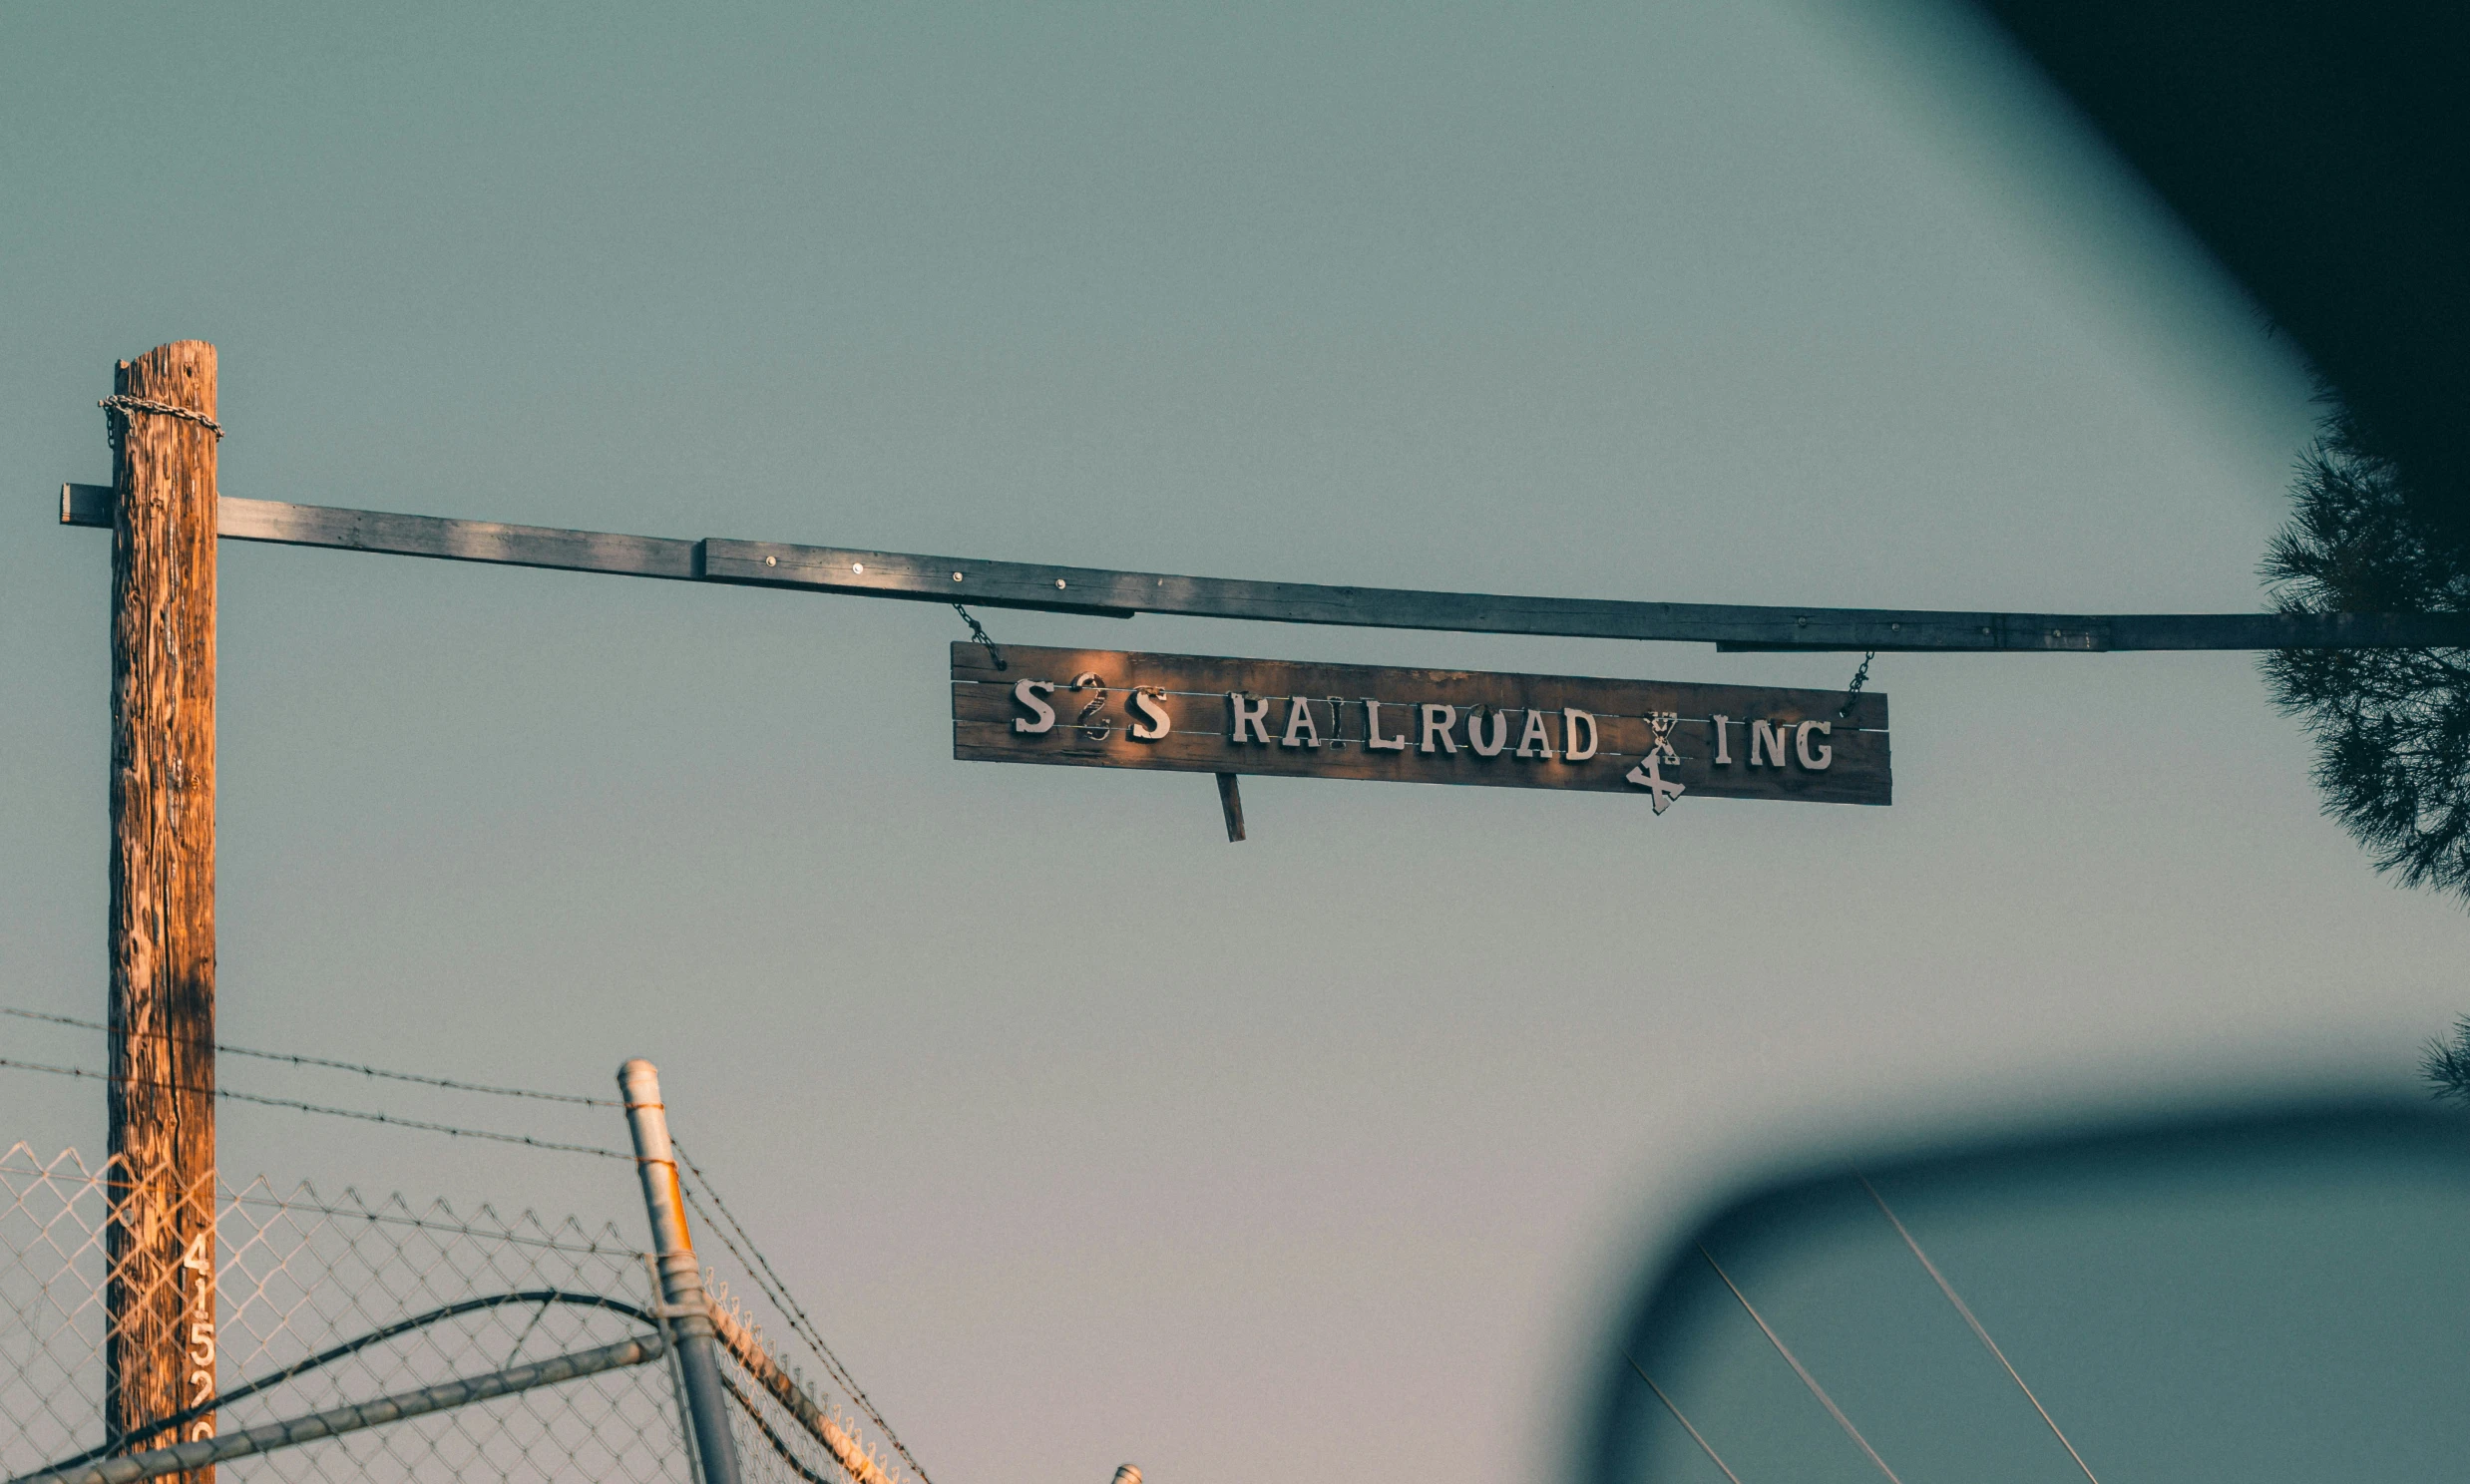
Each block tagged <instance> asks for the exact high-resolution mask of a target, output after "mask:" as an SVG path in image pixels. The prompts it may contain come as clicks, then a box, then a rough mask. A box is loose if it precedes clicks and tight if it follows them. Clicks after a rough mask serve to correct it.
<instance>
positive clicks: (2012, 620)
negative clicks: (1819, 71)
mask: <svg viewBox="0 0 2470 1484" xmlns="http://www.w3.org/2000/svg"><path fill="white" fill-rule="evenodd" d="M108 502H109V492H108V491H107V490H105V488H104V487H103V486H100V485H64V486H62V487H61V506H60V519H61V523H62V524H63V525H69V526H103V525H108V524H110V510H109V503H108ZM223 510H224V523H223V532H222V534H223V535H224V536H226V537H229V538H231V539H233V540H235V541H266V542H281V543H285V544H288V545H292V546H303V547H333V548H340V549H343V550H347V551H359V552H384V553H390V554H392V555H396V556H436V557H444V558H447V559H449V560H456V561H495V562H504V563H507V564H510V565H516V566H541V567H555V568H561V569H565V570H571V571H598V572H613V573H618V574H621V575H626V576H644V577H669V578H682V579H699V580H703V581H711V582H726V583H731V584H735V585H741V586H753V587H777V588H783V589H787V590H792V591H814V592H839V593H845V594H848V595H850V596H854V597H890V598H903V599H909V600H912V601H931V602H967V603H972V604H976V605H979V606H983V607H990V608H1034V609H1040V610H1045V611H1051V612H1065V613H1087V614H1091V615H1095V616H1100V617H1110V618H1126V617H1130V616H1131V615H1132V614H1134V613H1180V614H1183V615H1186V616H1189V617H1198V618H1251V619H1258V620H1261V621H1264V622H1274V623H1321V624H1345V625H1351V626H1357V627H1366V628H1427V629H1442V630H1450V631H1455V632H1461V633H1521V634H1557V635H1567V636H1572V637H1580V638H1610V639H1664V640H1674V641H1679V642H1684V643H1711V644H1713V645H1715V646H1716V648H1718V649H1719V650H1726V651H1768V650H1811V651H1823V652H1842V651H1848V650H1866V649H1875V650H1879V651H1880V652H1930V651H1959V650H2039V651H2044V652H2050V653H2066V652H2075V653H2097V652H2101V651H2105V650H2112V649H2393V648H2450V647H2470V613H2122V614H2087V613H1993V612H1961V611H1946V610H1937V609H1926V608H1817V607H1777V606H1759V605H1752V604H1743V603H1660V602H1634V601H1626V600H1622V599H1613V598H1576V597H1517V596H1506V595H1498V594H1491V593H1480V592H1424V591H1417V590H1414V589H1411V588H1398V587H1344V586H1330V585H1325V584H1321V583H1314V582H1252V581H1240V580H1233V579H1228V578H1222V577H1187V576H1176V575H1172V574H1168V573H1161V572H1132V571H1116V570H1112V569H1109V568H1105V567H1081V566H1051V565H1041V564H1037V563H1032V562H1020V561H989V560H984V559H981V558H978V557H964V556H918V555H916V554H913V553H903V552H872V551H863V550H860V549H858V548H854V547H807V546H795V545H790V544H786V543H779V542H745V541H730V540H726V539H723V538H720V537H712V538H708V539H706V540H704V541H700V542H687V541H676V540H670V539H665V538H659V537H644V536H617V535H614V534H611V533H608V532H598V531H562V530H556V529H553V528H548V527H540V526H500V525H496V524H494V523H491V522H487V521H448V520H441V519H438V518H435V517H430V516H397V515H387V514H384V513H382V512H377V511H356V510H343V509H338V508H333V507H328V506H317V505H287V504H284V503H282V502H279V501H271V500H226V501H224V502H223ZM956 573H957V574H958V575H957V576H956Z"/></svg>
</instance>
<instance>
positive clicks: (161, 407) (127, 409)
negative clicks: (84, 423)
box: [95, 394, 223, 449]
mask: <svg viewBox="0 0 2470 1484" xmlns="http://www.w3.org/2000/svg"><path fill="white" fill-rule="evenodd" d="M95 406H97V407H100V408H102V409H103V439H104V442H106V443H108V444H110V445H111V446H112V447H113V448H114V449H118V448H119V447H120V441H121V438H122V437H123V435H124V432H125V430H126V429H127V427H128V424H129V416H130V414H132V413H138V412H152V413H156V414H159V415H160V416H163V417H176V418H183V419H186V420H187V421H189V422H193V423H196V424H197V425H198V426H199V427H201V428H204V429H206V430H207V431H208V432H211V433H212V434H213V435H214V438H215V441H217V442H220V441H221V439H222V436H223V425H222V424H220V423H218V422H216V421H214V420H213V419H212V418H210V417H207V416H206V414H205V413H203V412H199V411H197V410H196V409H194V408H189V407H183V406H181V405H179V404H178V403H174V402H157V401H155V400H153V399H152V398H149V397H132V396H128V395H126V394H121V395H116V396H110V397H106V398H104V399H103V400H102V401H100V402H97V403H96V404H95ZM116 412H117V413H119V414H120V417H119V418H118V419H114V418H113V416H112V414H113V413H116Z"/></svg>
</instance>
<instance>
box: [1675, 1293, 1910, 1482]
mask: <svg viewBox="0 0 2470 1484" xmlns="http://www.w3.org/2000/svg"><path fill="white" fill-rule="evenodd" d="M1698 1255H1699V1256H1700V1257H1702V1258H1705V1259H1706V1260H1707V1266H1708V1267H1710V1268H1713V1269H1715V1276H1716V1277H1718V1278H1720V1279H1723V1280H1724V1287H1726V1288H1728V1289H1730V1290H1732V1291H1733V1297H1734V1298H1735V1299H1740V1300H1741V1306H1742V1308H1743V1309H1744V1310H1745V1311H1747V1312H1748V1313H1749V1315H1750V1318H1751V1321H1752V1322H1754V1323H1756V1324H1757V1325H1758V1327H1759V1332H1760V1333H1762V1334H1764V1335H1766V1336H1767V1342H1768V1343H1769V1344H1771V1345H1774V1346H1775V1347H1776V1353H1777V1354H1779V1355H1782V1356H1783V1357H1784V1363H1785V1364H1787V1365H1790V1366H1791V1367H1793V1374H1795V1375H1797V1376H1800V1377H1801V1383H1802V1384H1803V1385H1804V1386H1807V1387H1809V1388H1810V1394H1811V1395H1813V1396H1815V1397H1817V1398H1818V1399H1819V1405H1821V1406H1823V1407H1825V1408H1827V1415H1829V1416H1831V1417H1833V1418H1835V1419H1836V1425H1837V1426H1839V1427H1841V1428H1843V1429H1844V1431H1845V1436H1847V1437H1849V1438H1851V1439H1853V1442H1855V1443H1857V1444H1859V1445H1860V1450H1861V1452H1862V1453H1864V1454H1866V1455H1867V1456H1868V1458H1869V1461H1870V1462H1871V1463H1874V1464H1876V1465H1877V1466H1878V1472H1879V1473H1882V1474H1884V1475H1886V1476H1887V1477H1888V1478H1889V1479H1893V1480H1894V1481H1895V1484H1904V1481H1903V1480H1901V1479H1897V1478H1895V1471H1894V1470H1893V1469H1891V1468H1888V1467H1887V1466H1886V1460H1885V1459H1883V1458H1880V1457H1879V1456H1878V1450H1877V1449H1875V1448H1873V1447H1871V1446H1869V1439H1867V1438H1865V1437H1862V1436H1861V1430H1860V1429H1859V1428H1857V1427H1855V1426H1853V1419H1852V1418H1850V1417H1848V1416H1846V1415H1845V1414H1844V1408H1842V1407H1840V1406H1838V1405H1836V1398H1834V1397H1832V1396H1830V1395H1828V1394H1827V1388H1826V1387H1825V1386H1822V1385H1820V1384H1819V1378H1818V1377H1817V1376H1814V1375H1812V1374H1811V1373H1810V1367H1808V1366H1806V1365H1804V1364H1802V1363H1801V1357H1800V1356H1798V1355H1796V1354H1794V1353H1793V1350H1792V1347H1791V1346H1789V1345H1787V1344H1786V1343H1785V1342H1784V1336H1783V1335H1781V1334H1778V1333H1777V1332H1776V1331H1775V1326H1773V1325H1771V1324H1769V1323H1768V1322H1767V1320H1766V1318H1765V1317H1764V1316H1763V1315H1761V1314H1760V1313H1759V1311H1758V1308H1757V1306H1756V1305H1754V1304H1752V1303H1751V1302H1750V1296H1749V1295H1747V1294H1744V1293H1743V1292H1741V1286H1740V1285H1739V1284H1736V1283H1734V1282H1733V1280H1732V1275H1730V1274H1728V1273H1726V1272H1725V1271H1724V1269H1723V1267H1722V1265H1720V1264H1718V1263H1717V1262H1716V1260H1715V1254H1713V1253H1711V1252H1709V1251H1707V1249H1706V1247H1705V1246H1704V1245H1701V1246H1700V1247H1699V1249H1698Z"/></svg>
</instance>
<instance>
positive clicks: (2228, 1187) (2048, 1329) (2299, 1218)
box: [1578, 1020, 2470, 1484]
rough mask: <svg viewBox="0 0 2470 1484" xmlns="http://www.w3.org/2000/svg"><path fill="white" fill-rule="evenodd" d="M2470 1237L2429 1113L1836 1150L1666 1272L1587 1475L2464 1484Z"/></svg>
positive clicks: (2442, 1137) (1610, 1360) (1668, 1260)
mask: <svg viewBox="0 0 2470 1484" xmlns="http://www.w3.org/2000/svg"><path fill="white" fill-rule="evenodd" d="M2437 1049H2441V1050H2443V1051H2444V1052H2446V1053H2447V1054H2448V1056H2450V1055H2458V1056H2459V1057H2461V1058H2462V1059H2463V1060H2464V1061H2465V1063H2470V1020H2465V1024H2464V1028H2463V1032H2462V1038H2461V1040H2460V1042H2459V1043H2458V1044H2457V1045H2455V1046H2451V1047H2441V1048H2437ZM2465 1224H2470V1120H2464V1119H2462V1118H2461V1117H2459V1116H2458V1115H2457V1114H2454V1113H2451V1112H2449V1111H2440V1110H2437V1109H2434V1108H2430V1107H2428V1106H2426V1105H2425V1104H2423V1103H2422V1104H2413V1103H2409V1102H2406V1101H2389V1100H2373V1101H2361V1102H2349V1103H2340V1102H2332V1103H2316V1104H2308V1105H2300V1106H2281V1107H2250V1108H2248V1109H2246V1110H2243V1111H2241V1110H2233V1111H2225V1112H2215V1113H2207V1114H2193V1115H2151V1114H2148V1115H2145V1116H2143V1117H2142V1118H2138V1119H2121V1120H2118V1121H2115V1122H2105V1123H2087V1122H2083V1121H2075V1122H2062V1123H2059V1124H2056V1125H2052V1126H2049V1127H2046V1128H2044V1129H2041V1130H2039V1131H2024V1132H2014V1133H2009V1134H2006V1135H2004V1136H1982V1137H1980V1138H1978V1139H1977V1140H1976V1141H1974V1142H1969V1143H1964V1144H1960V1145H1955V1146H1951V1147H1945V1148H1936V1149H1931V1148H1919V1149H1916V1148H1914V1147H1912V1146H1911V1145H1908V1144H1907V1145H1905V1146H1903V1147H1901V1148H1885V1149H1878V1148H1873V1149H1870V1150H1867V1151H1862V1150H1853V1149H1847V1148H1844V1147H1842V1146H1837V1147H1834V1148H1830V1149H1824V1150H1819V1151H1814V1152H1812V1153H1810V1154H1809V1155H1808V1156H1807V1159H1806V1162H1804V1161H1796V1162H1795V1164H1794V1167H1793V1173H1790V1174H1788V1175H1784V1176H1781V1177H1778V1176H1775V1175H1772V1174H1771V1175H1769V1176H1768V1177H1767V1178H1765V1179H1761V1180H1754V1181H1753V1182H1751V1183H1750V1185H1749V1187H1748V1189H1747V1190H1746V1191H1744V1192H1742V1193H1739V1194H1736V1195H1735V1196H1734V1197H1733V1198H1731V1199H1728V1200H1722V1201H1718V1202H1716V1203H1714V1204H1712V1205H1711V1206H1709V1207H1708V1208H1707V1209H1706V1210H1705V1211H1704V1212H1702V1213H1701V1216H1700V1219H1698V1220H1696V1221H1694V1222H1692V1223H1690V1224H1688V1225H1686V1226H1681V1227H1677V1228H1673V1229H1671V1230H1668V1231H1666V1232H1664V1233H1662V1234H1660V1240H1658V1241H1657V1242H1655V1243H1654V1244H1653V1245H1652V1246H1650V1247H1648V1248H1646V1249H1645V1250H1643V1251H1642V1252H1641V1253H1640V1257H1639V1267H1638V1268H1637V1270H1635V1271H1637V1273H1638V1275H1639V1286H1638V1287H1637V1288H1636V1289H1635V1290H1633V1291H1632V1295H1631V1301H1630V1303H1629V1306H1628V1308H1627V1309H1626V1311H1625V1313H1624V1316H1623V1319H1622V1321H1621V1322H1620V1324H1619V1325H1618V1326H1617V1327H1616V1328H1615V1329H1614V1330H1613V1332H1612V1334H1611V1335H1609V1336H1607V1339H1608V1340H1609V1341H1610V1342H1609V1343H1607V1344H1606V1345H1605V1348H1604V1350H1603V1352H1602V1353H1601V1354H1600V1355H1598V1356H1597V1359H1596V1364H1597V1370H1596V1378H1597V1388H1596V1390H1595V1392H1594V1411H1593V1412H1592V1414H1591V1416H1590V1418H1589V1419H1588V1421H1589V1430H1588V1432H1587V1433H1586V1434H1585V1437H1584V1443H1583V1447H1582V1450H1581V1452H1580V1453H1579V1455H1578V1461H1579V1463H1580V1465H1581V1467H1580V1472H1581V1473H1582V1474H1583V1475H1584V1476H1585V1477H1587V1478H1589V1479H1592V1480H1598V1481H1602V1484H1615V1481H1619V1484H1636V1481H1639V1480H1664V1479H1669V1480H1686V1479H1708V1480H1711V1481H1712V1480H1715V1479H1716V1478H1718V1477H1719V1475H1730V1476H1732V1477H1735V1478H1741V1479H1752V1480H1755V1479H1785V1478H1792V1479H1804V1480H1818V1479H1839V1478H1840V1479H1844V1480H1847V1481H1851V1480H1854V1479H1860V1478H1875V1477H1877V1476H1878V1473H1879V1472H1880V1471H1881V1470H1884V1469H1890V1468H1891V1469H1892V1470H1893V1471H1894V1473H1895V1474H1896V1475H1897V1476H1899V1477H1903V1478H1911V1479H1918V1478H1997V1479H2026V1478H2029V1479H2047V1480H2053V1481H2055V1480H2060V1479H2064V1478H2070V1477H2073V1478H2095V1479H2099V1478H2113V1477H2115V1478H2223V1479H2231V1478H2235V1479H2240V1480H2242V1481H2245V1484H2279V1481H2284V1480H2286V1481H2290V1484H2298V1481H2307V1484H2314V1481H2318V1480H2322V1479H2326V1478H2436V1477H2452V1476H2453V1475H2454V1473H2455V1471H2456V1466H2457V1464H2458V1460H2459V1459H2460V1458H2461V1457H2462V1456H2464V1455H2465V1454H2466V1453H2470V1414H2464V1413H2463V1412H2462V1411H2461V1409H2460V1407H2459V1405H2458V1402H2457V1398H2458V1395H2459V1392H2460V1389H2461V1388H2462V1387H2463V1386H2464V1385H2470V1347H2466V1346H2465V1345H2464V1344H2463V1343H2462V1341H2461V1335H2462V1333H2463V1332H2464V1326H2465V1323H2470V1269H2465V1268H2464V1266H2463V1265H2462V1264H2461V1263H2460V1261H2459V1259H2458V1250H2459V1246H2460V1241H2459V1234H2460V1231H2461V1229H2462V1227H2463V1226H2464V1225H2465ZM1993 1336H1995V1337H1994V1338H1993Z"/></svg>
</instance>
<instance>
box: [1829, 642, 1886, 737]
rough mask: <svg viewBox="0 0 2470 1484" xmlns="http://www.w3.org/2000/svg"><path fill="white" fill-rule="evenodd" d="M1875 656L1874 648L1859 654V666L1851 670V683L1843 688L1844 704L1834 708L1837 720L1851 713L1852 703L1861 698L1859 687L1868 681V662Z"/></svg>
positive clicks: (1876, 652) (1876, 653)
mask: <svg viewBox="0 0 2470 1484" xmlns="http://www.w3.org/2000/svg"><path fill="white" fill-rule="evenodd" d="M1877 657H1878V651H1877V650H1875V649H1872V650H1870V651H1869V652H1868V653H1867V654H1864V655H1862V656H1861V667H1860V668H1859V669H1857V670H1854V671H1853V683H1852V684H1851V685H1848V686H1846V687H1845V688H1844V704H1843V705H1841V706H1838V707H1837V708H1836V719H1837V720H1838V721H1842V720H1844V719H1845V718H1846V717H1848V716H1850V715H1852V714H1853V702H1854V701H1857V700H1859V699H1860V698H1861V687H1862V686H1864V685H1867V684H1868V683H1869V662H1870V661H1871V660H1873V659H1876V658H1877Z"/></svg>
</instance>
